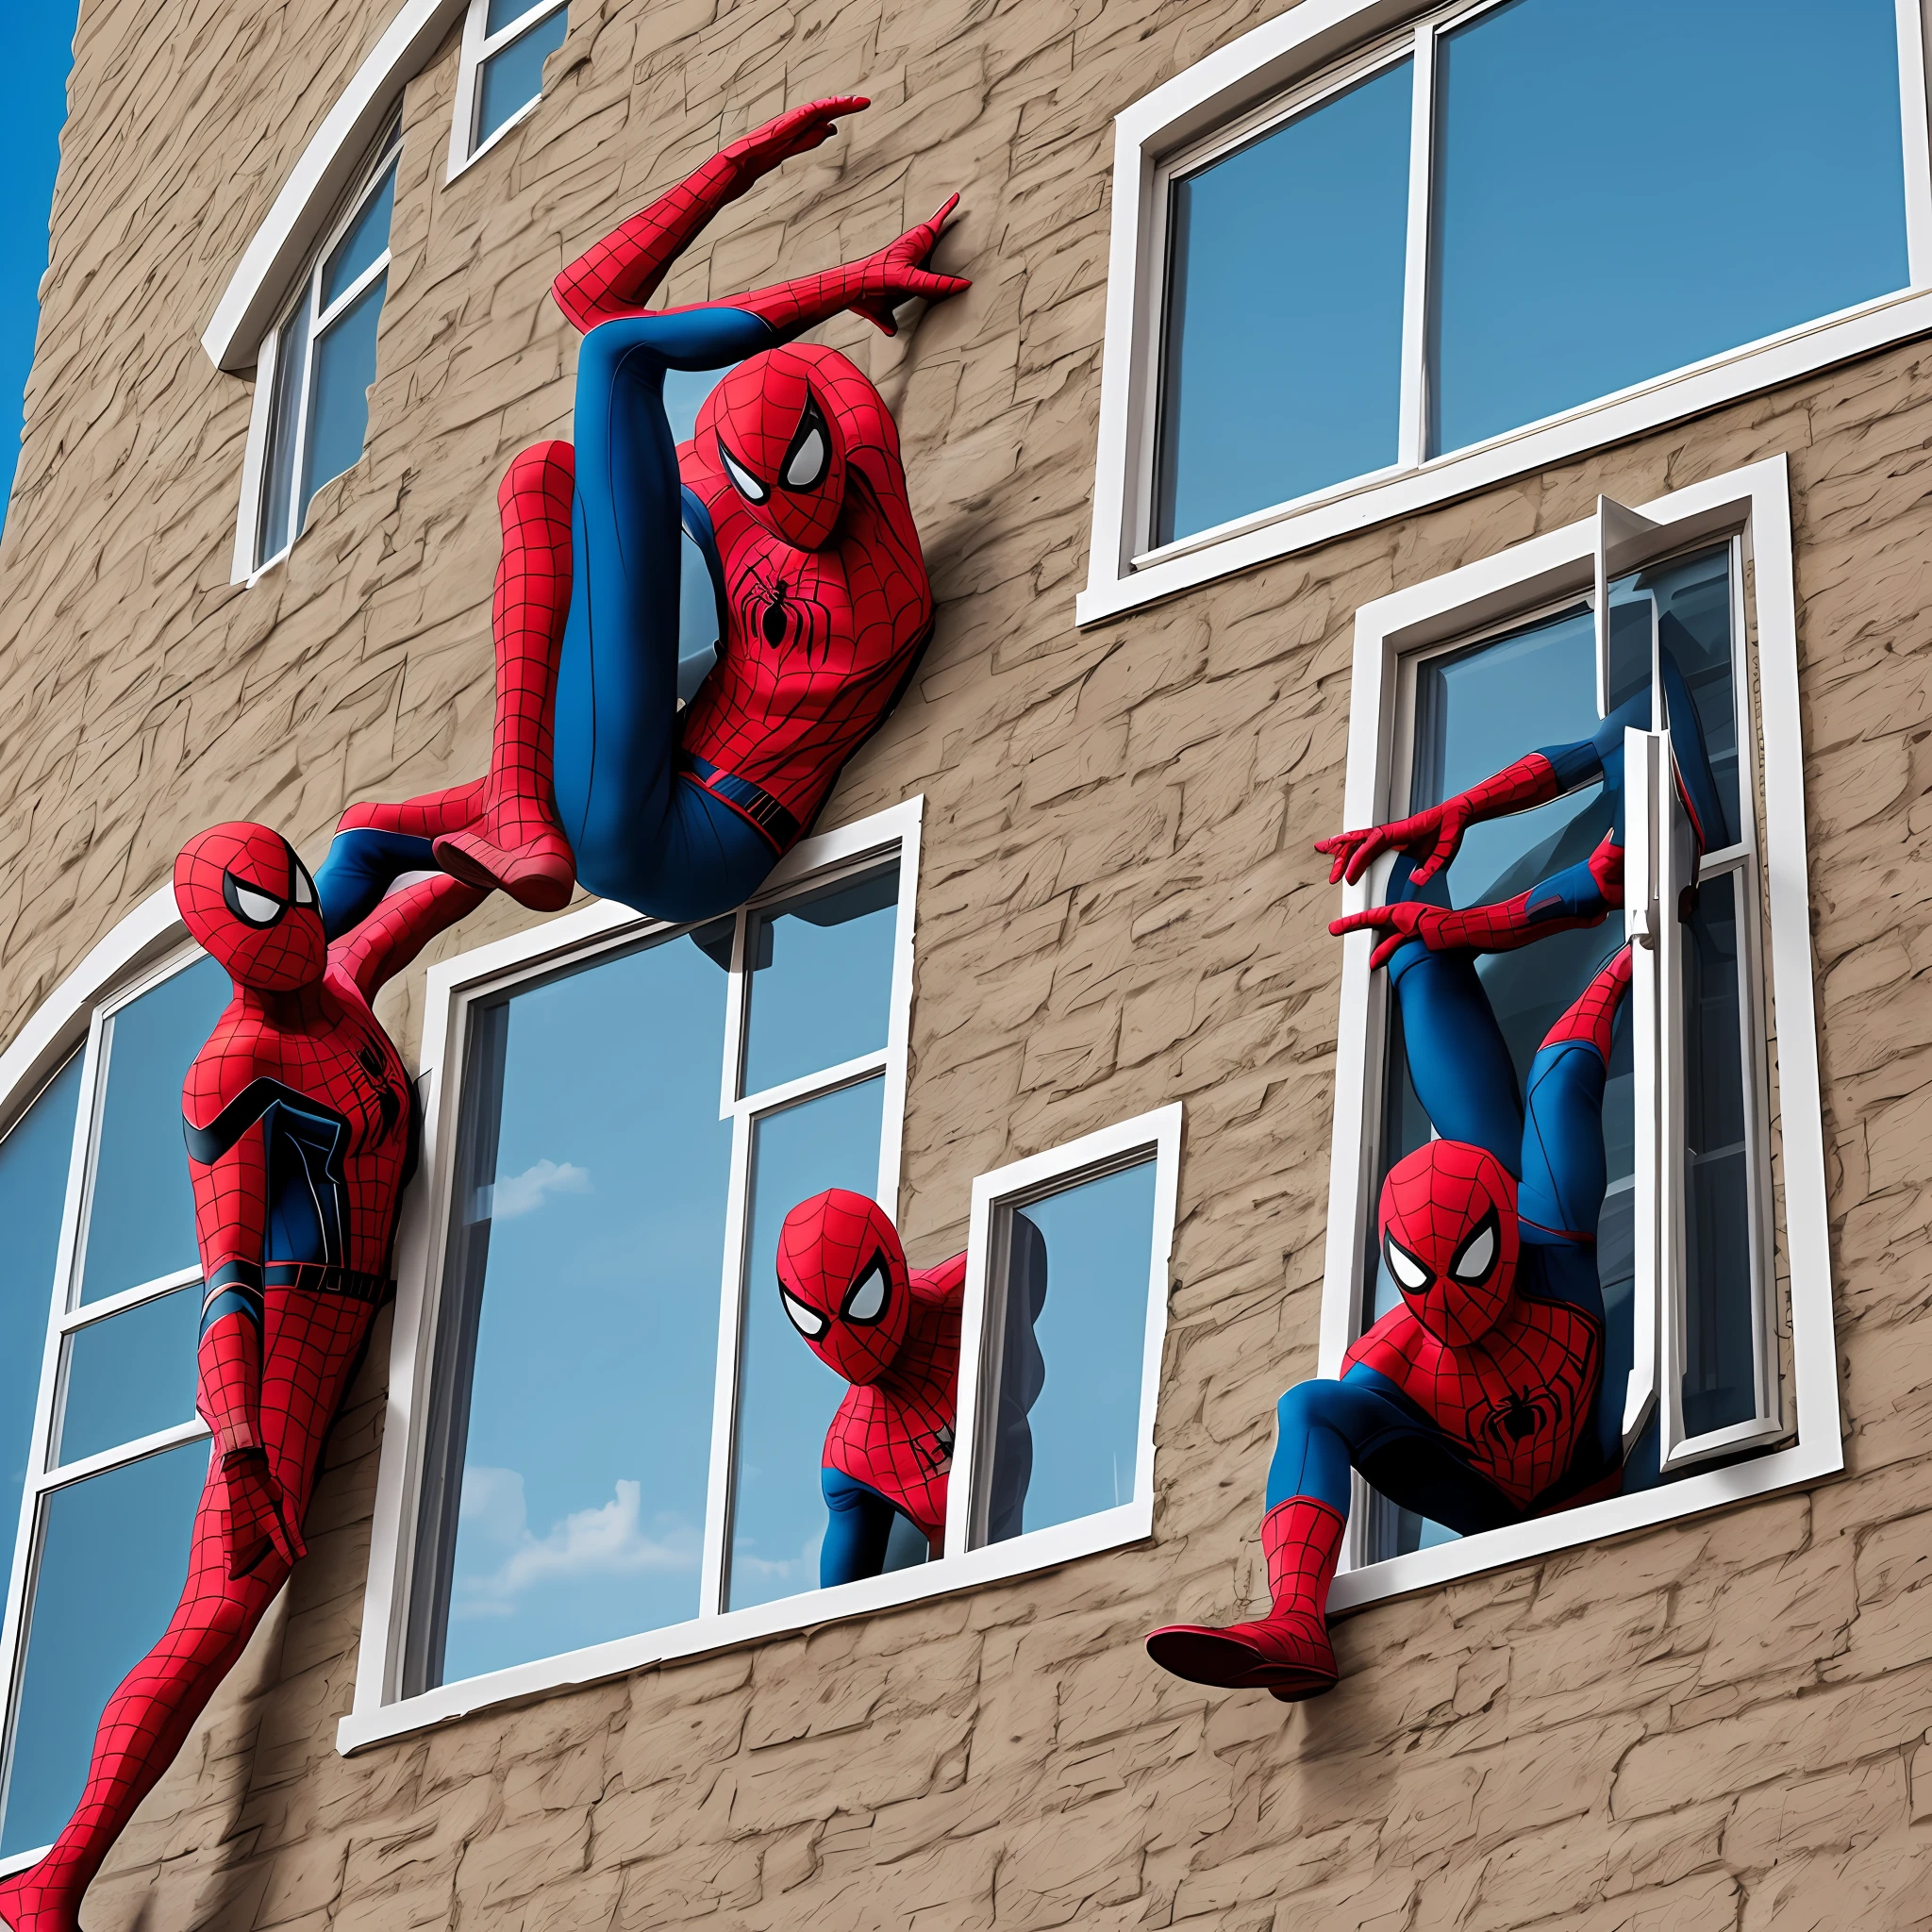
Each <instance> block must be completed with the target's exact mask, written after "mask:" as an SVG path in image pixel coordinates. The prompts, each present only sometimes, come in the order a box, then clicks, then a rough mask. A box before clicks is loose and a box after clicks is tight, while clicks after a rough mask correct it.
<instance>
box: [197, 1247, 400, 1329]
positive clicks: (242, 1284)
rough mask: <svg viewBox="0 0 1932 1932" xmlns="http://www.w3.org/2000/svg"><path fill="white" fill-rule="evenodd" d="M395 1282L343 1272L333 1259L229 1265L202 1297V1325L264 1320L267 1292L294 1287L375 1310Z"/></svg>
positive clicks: (349, 1270)
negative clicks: (240, 1318) (236, 1317)
mask: <svg viewBox="0 0 1932 1932" xmlns="http://www.w3.org/2000/svg"><path fill="white" fill-rule="evenodd" d="M394 1287H395V1283H394V1282H393V1281H391V1280H390V1279H389V1278H388V1277H387V1276H386V1275H381V1274H363V1273H362V1272H361V1270H359V1269H357V1268H339V1267H336V1266H335V1265H334V1264H333V1263H331V1262H327V1261H271V1262H269V1263H268V1264H267V1265H266V1266H258V1265H257V1264H256V1263H255V1262H253V1261H224V1262H223V1263H222V1265H221V1266H220V1267H219V1268H217V1269H216V1270H215V1272H214V1274H212V1275H211V1276H210V1277H209V1278H208V1285H207V1287H206V1288H205V1289H204V1290H203V1292H202V1297H201V1327H202V1333H203V1334H206V1333H207V1332H208V1329H209V1327H210V1326H211V1325H212V1324H214V1323H216V1322H217V1321H219V1320H220V1319H221V1318H222V1316H224V1315H225V1314H230V1313H233V1314H242V1315H246V1316H247V1317H248V1318H249V1320H251V1321H252V1322H254V1323H256V1324H260V1321H261V1298H262V1291H263V1290H264V1289H270V1288H284V1289H293V1290H295V1291H297V1292H298V1293H301V1294H332V1295H339V1296H341V1299H342V1300H343V1301H349V1302H362V1303H364V1304H366V1305H367V1306H369V1307H375V1306H376V1304H377V1303H379V1302H382V1301H386V1300H387V1299H388V1297H389V1294H390V1291H391V1290H392V1289H393V1288H394Z"/></svg>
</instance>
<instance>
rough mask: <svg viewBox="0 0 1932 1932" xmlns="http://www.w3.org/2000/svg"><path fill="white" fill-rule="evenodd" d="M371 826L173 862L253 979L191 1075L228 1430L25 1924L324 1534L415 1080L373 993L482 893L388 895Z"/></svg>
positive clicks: (40, 1918)
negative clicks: (170, 1611)
mask: <svg viewBox="0 0 1932 1932" xmlns="http://www.w3.org/2000/svg"><path fill="white" fill-rule="evenodd" d="M441 808H447V807H446V806H445V807H439V806H438V805H437V804H436V802H434V801H417V802H416V805H415V807H413V808H403V807H394V808H379V809H376V810H375V811H374V812H373V815H374V816H375V817H377V818H385V815H386V818H385V822H388V821H391V820H396V819H403V820H404V821H405V822H406V823H419V824H421V823H430V822H433V820H434V817H435V814H436V812H437V810H438V809H441ZM411 810H414V811H415V812H416V814H417V819H416V820H415V821H408V819H407V814H408V812H409V811H411ZM349 816H350V817H352V818H353V817H358V813H355V812H352V813H351V814H349ZM358 830H359V832H360V833H361V834H362V835H363V836H359V837H351V838H349V839H348V840H347V841H338V842H339V844H341V845H342V846H343V849H342V851H341V852H340V853H334V854H332V856H334V857H335V858H337V861H338V862H337V863H336V864H335V865H334V866H328V867H325V868H324V874H323V879H322V880H321V881H318V880H316V879H312V878H311V877H310V876H309V874H308V870H307V869H306V868H305V867H304V865H303V863H302V861H301V859H300V858H297V857H296V855H295V852H294V849H293V848H292V847H291V845H290V844H289V842H288V841H286V840H285V839H284V838H282V836H281V835H280V834H279V833H277V832H272V831H270V830H269V829H268V828H267V827H265V826H262V825H257V824H224V825H216V826H214V827H213V828H212V829H210V830H208V831H206V832H202V833H199V834H198V835H197V836H196V837H194V838H193V839H191V840H190V841H188V843H187V844H186V845H185V846H184V847H183V848H182V851H181V855H180V858H178V859H177V860H176V861H175V900H176V903H177V904H178V905H179V907H180V908H181V916H182V918H183V919H184V920H186V922H187V924H188V929H189V930H190V932H192V934H193V935H194V937H195V938H196V939H197V940H198V941H200V942H201V943H202V945H203V946H205V947H206V948H207V949H208V952H209V953H210V954H211V955H213V957H214V958H216V959H218V960H220V961H221V963H222V965H223V966H224V967H225V968H226V969H227V972H228V974H229V976H230V977H231V979H232V980H233V982H234V996H233V998H232V999H231V1000H230V1002H229V1004H228V1007H227V1008H226V1010H225V1012H224V1013H223V1014H222V1017H221V1019H220V1020H219V1021H218V1022H217V1023H216V1024H215V1029H214V1031H213V1033H212V1034H210V1035H209V1037H208V1043H207V1044H206V1045H205V1046H204V1047H203V1048H202V1049H201V1051H200V1052H199V1053H198V1054H197V1055H196V1056H195V1058H194V1061H193V1064H192V1066H191V1067H190V1069H189V1072H188V1078H187V1081H186V1084H185V1085H184V1087H183V1090H182V1123H183V1127H184V1130H185V1133H186V1136H187V1141H188V1163H189V1174H190V1178H191V1180H192V1183H193V1189H194V1227H195V1240H196V1244H197V1246H198V1248H199V1251H200V1256H201V1266H202V1278H203V1281H204V1284H205V1288H204V1302H203V1313H202V1327H201V1341H200V1347H199V1352H198V1363H197V1366H198V1372H199V1380H198V1387H197V1392H196V1406H197V1407H198V1408H199V1409H200V1411H201V1413H202V1415H203V1417H204V1418H205V1419H206V1421H207V1422H208V1426H209V1427H210V1428H211V1429H212V1430H213V1432H214V1441H213V1445H212V1454H211V1456H210V1458H209V1463H208V1482H207V1486H206V1488H205V1489H204V1491H203V1492H202V1498H201V1503H200V1507H199V1508H198V1509H197V1511H196V1513H195V1518H194V1527H193V1531H192V1543H191V1547H190V1555H189V1565H188V1581H187V1585H186V1587H185V1588H184V1590H183V1591H182V1593H181V1600H180V1603H179V1605H178V1607H176V1609H175V1614H174V1617H173V1618H172V1620H171V1621H170V1623H169V1624H168V1627H167V1630H166V1631H165V1633H164V1634H163V1635H162V1637H161V1639H160V1641H159V1642H158V1643H157V1644H156V1645H155V1647H154V1649H153V1650H152V1651H150V1652H149V1653H148V1655H147V1656H146V1657H143V1658H142V1661H141V1662H140V1663H138V1664H137V1665H136V1666H135V1667H134V1669H133V1670H132V1671H131V1672H129V1673H128V1674H127V1676H126V1677H125V1679H124V1680H123V1682H122V1684H121V1685H120V1687H119V1689H117V1690H116V1691H115V1692H114V1694H113V1695H112V1696H111V1697H110V1698H109V1699H108V1707H107V1709H106V1711H105V1712H104V1713H103V1715H102V1718H101V1722H100V1726H99V1729H98V1731H97V1732H96V1735H95V1739H94V1750H93V1758H92V1764H91V1765H90V1767H89V1770H88V1777H87V1784H86V1787H85V1789H84V1790H83V1792H82V1795H81V1800H80V1803H79V1805H78V1806H77V1807H76V1808H75V1813H74V1816H73V1818H72V1819H71V1820H70V1821H69V1823H68V1824H67V1827H66V1829H65V1830H64V1831H62V1832H61V1834H60V1836H59V1838H58V1840H56V1842H55V1844H54V1846H53V1848H52V1849H51V1850H50V1851H49V1852H48V1854H47V1856H46V1857H44V1858H42V1860H41V1861H40V1863H39V1864H37V1865H35V1866H33V1867H32V1868H30V1869H29V1870H27V1871H25V1872H21V1873H17V1874H14V1876H12V1877H10V1878H8V1879H7V1880H6V1881H5V1882H4V1883H0V1920H4V1922H5V1923H6V1924H8V1926H10V1927H12V1928H13V1932H75V1928H76V1927H77V1926H78V1925H79V1923H80V1922H79V1918H78V1911H79V1906H80V1900H81V1895H82V1893H83V1892H84V1891H85V1890H87V1887H88V1885H89V1883H90V1882H91V1881H92V1878H93V1875H94V1874H95V1872H96V1871H98V1870H99V1868H100V1864H101V1860H102V1859H103V1858H104V1857H106V1856H107V1853H108V1848H109V1847H110V1846H111V1845H112V1844H113V1842H114V1840H116V1839H117V1838H118V1837H119V1836H120V1834H121V1832H122V1831H123V1830H124V1829H125V1826H126V1824H127V1821H128V1820H129V1818H130V1817H132V1815H133V1813H134V1809H135V1807H136V1806H137V1805H139V1804H140V1802H141V1800H142V1798H143V1797H144V1796H145V1795H146V1793H147V1792H148V1791H149V1790H151V1789H152V1788H153V1786H154V1784H155V1782H156V1780H157V1779H158V1778H159V1776H160V1774H162V1772H163V1771H165V1770H166V1769H167V1767H168V1765H169V1764H170V1762H171V1761H172V1760H173V1758H174V1757H175V1753H176V1752H177V1751H179V1750H180V1748H181V1745H182V1743H183V1741H184V1740H186V1738H187V1736H188V1732H189V1729H190V1727H191V1726H192V1724H193V1723H194V1720H195V1719H196V1717H197V1716H199V1715H200V1713H201V1711H202V1709H203V1708H204V1707H205V1706H206V1705H207V1703H208V1698H209V1697H210V1696H211V1695H212V1694H213V1692H214V1690H215V1687H216V1686H217V1685H218V1684H220V1682H221V1681H222V1679H223V1678H224V1677H225V1675H226V1674H227V1673H228V1671H229V1670H230V1669H231V1668H232V1667H233V1665H234V1663H235V1660H236V1658H237V1657H240V1656H241V1654H242V1646H243V1645H244V1644H245V1643H246V1642H247V1641H248V1639H249V1636H250V1635H251V1634H252V1632H253V1631H254V1630H255V1627H256V1625H257V1624H258V1623H259V1622H260V1621H261V1618H262V1615H263V1613H264V1612H265V1611H266V1610H267V1608H268V1607H269V1605H270V1604H271V1603H272V1602H273V1601H274V1599H275V1592H276V1591H279V1590H280V1589H281V1587H282V1584H283V1582H284V1580H285V1579H286V1578H287V1576H288V1574H289V1571H290V1568H291V1565H292V1564H294V1563H295V1562H296V1561H298V1560H299V1559H300V1557H302V1555H303V1554H304V1545H303V1541H302V1518H303V1513H304V1511H305V1510H306V1509H307V1507H308V1500H309V1496H310V1494H311V1492H312V1491H313V1489H314V1485H315V1480H316V1477H317V1475H318V1474H319V1473H320V1470H321V1466H322V1452H323V1446H324V1443H325V1441H326V1439H327V1436H328V1432H329V1428H330V1426H331V1424H333V1423H334V1421H335V1417H336V1414H337V1411H338V1410H339V1408H340V1407H341V1403H342V1399H343V1397H344V1395H345V1394H346V1393H347V1391H348V1387H349V1383H350V1381H351V1379H352V1377H353V1376H354V1374H355V1372H356V1368H357V1365H358V1362H359V1361H360V1359H361V1356H362V1351H363V1347H364V1344H365V1342H366V1341H367V1340H368V1335H369V1327H370V1324H371V1322H372V1321H373V1320H374V1318H375V1309H376V1306H377V1304H378V1303H379V1302H380V1301H381V1300H382V1299H383V1298H384V1296H385V1295H386V1294H387V1293H388V1291H389V1287H390V1256H391V1248H392V1246H393V1243H394V1239H395V1226H396V1210H397V1208H398V1205H399V1203H400V1201H401V1198H402V1192H403V1188H404V1186H405V1184H406V1183H407V1181H408V1177H409V1173H410V1170H411V1168H412V1166H413V1165H414V1160H415V1153H416V1115H415V1091H414V1089H413V1087H412V1086H411V1085H410V1082H409V1078H408V1074H407V1073H406V1072H405V1070H404V1067H403V1063H402V1059H401V1058H400V1057H399V1056H398V1054H397V1052H396V1049H395V1046H394V1045H393V1043H392V1042H391V1040H390V1038H389V1036H388V1035H387V1034H386V1033H385V1032H384V1031H383V1029H382V1027H381V1025H380V1024H378V1023H377V1021H376V1019H375V1015H374V1013H373V1012H372V1011H371V1010H370V1002H371V1001H372V1000H373V999H374V998H375V994H376V992H377V991H378V990H379V989H380V988H381V987H382V986H383V985H384V984H385V983H386V982H387V981H388V980H390V979H391V978H392V977H393V976H394V975H395V974H397V973H399V972H401V971H402V970H403V969H404V968H405V967H406V966H408V963H409V962H410V961H411V960H412V959H413V958H415V957H416V956H417V954H418V953H419V952H420V951H421V950H422V948H423V947H424V946H425V944H426V943H427V942H428V941H430V940H431V939H433V938H434V937H435V936H436V935H437V934H438V933H440V932H441V931H443V930H444V929H445V928H446V927H447V926H449V925H450V924H453V923H454V922H455V921H457V920H458V919H460V918H462V917H463V916H464V915H465V914H466V913H468V912H470V911H471V910H473V909H474V908H475V907H476V906H478V905H479V904H480V903H481V902H482V899H483V894H482V893H481V892H480V891H477V890H476V889H475V887H474V886H469V885H465V884H464V883H463V882H462V881H460V880H458V879H455V878H450V877H448V876H445V875H441V874H436V875H432V876H429V877H425V878H418V879H416V880H415V881H413V882H408V881H404V882H402V883H400V884H396V888H395V890H394V891H385V889H386V888H387V887H388V886H389V885H390V884H391V883H394V881H395V878H396V875H397V874H401V873H402V872H404V871H407V870H409V869H411V868H410V864H409V861H410V859H411V858H415V857H421V856H422V855H423V854H425V853H426V850H427V845H426V840H425V838H424V837H423V836H422V835H421V834H420V832H417V833H411V832H396V831H393V830H383V829H380V828H372V827H370V826H368V825H362V826H360V827H352V831H358ZM385 851H387V852H388V853H389V855H390V857H389V860H388V861H387V862H388V863H389V864H390V866H391V868H392V870H391V874H390V876H389V877H387V878H386V877H384V876H383V866H384V863H385V861H384V859H383V857H382V855H383V853H384V852H385ZM319 886H320V887H321V890H319V889H318V888H319ZM331 889H333V896H332V891H331Z"/></svg>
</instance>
